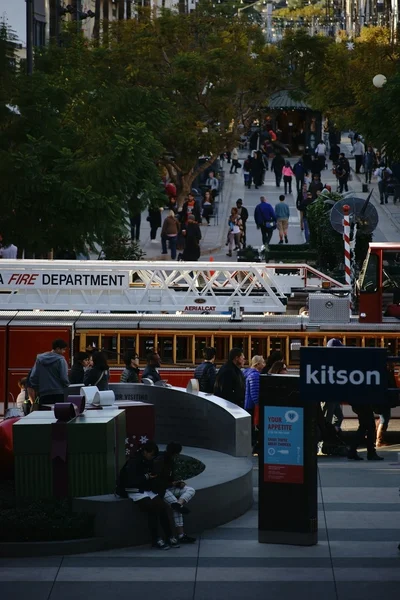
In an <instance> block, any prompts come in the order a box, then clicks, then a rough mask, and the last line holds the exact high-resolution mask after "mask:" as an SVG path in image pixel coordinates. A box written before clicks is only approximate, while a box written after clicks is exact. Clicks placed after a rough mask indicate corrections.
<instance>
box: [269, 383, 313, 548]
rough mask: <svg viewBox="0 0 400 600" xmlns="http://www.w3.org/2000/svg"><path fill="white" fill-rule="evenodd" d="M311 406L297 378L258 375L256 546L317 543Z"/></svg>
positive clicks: (308, 544) (311, 403)
mask: <svg viewBox="0 0 400 600" xmlns="http://www.w3.org/2000/svg"><path fill="white" fill-rule="evenodd" d="M316 419H317V406H316V403H315V402H309V401H307V400H306V399H305V398H302V397H301V395H300V378H299V377H298V376H297V375H262V376H261V381H260V449H259V511H258V516H259V519H258V541H259V542H260V543H264V544H293V545H297V546H312V545H315V544H317V543H318V498H317V439H316V432H317V423H316Z"/></svg>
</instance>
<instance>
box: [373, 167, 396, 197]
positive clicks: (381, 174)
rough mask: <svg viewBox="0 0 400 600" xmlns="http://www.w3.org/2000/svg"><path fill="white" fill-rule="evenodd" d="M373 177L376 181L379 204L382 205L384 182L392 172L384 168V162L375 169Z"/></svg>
mask: <svg viewBox="0 0 400 600" xmlns="http://www.w3.org/2000/svg"><path fill="white" fill-rule="evenodd" d="M374 175H375V177H377V179H378V190H379V197H380V201H381V204H383V203H384V201H385V187H386V180H387V178H388V177H390V175H392V171H391V170H390V169H389V167H385V163H384V162H381V163H380V165H379V167H378V168H377V169H376V171H375V173H374ZM386 203H387V200H386Z"/></svg>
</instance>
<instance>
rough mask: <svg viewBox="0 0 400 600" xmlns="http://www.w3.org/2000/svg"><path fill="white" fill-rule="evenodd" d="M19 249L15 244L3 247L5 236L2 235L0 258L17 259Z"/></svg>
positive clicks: (0, 239)
mask: <svg viewBox="0 0 400 600" xmlns="http://www.w3.org/2000/svg"><path fill="white" fill-rule="evenodd" d="M17 252H18V248H17V246H14V244H9V245H8V246H3V235H2V234H1V233H0V258H17Z"/></svg>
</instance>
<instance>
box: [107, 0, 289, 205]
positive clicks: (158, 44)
mask: <svg viewBox="0 0 400 600" xmlns="http://www.w3.org/2000/svg"><path fill="white" fill-rule="evenodd" d="M111 35H112V42H111V46H110V55H109V59H108V60H109V61H110V64H112V71H113V73H114V74H117V73H118V78H119V81H120V85H121V86H122V87H124V86H125V84H126V81H127V80H128V81H129V82H132V84H135V85H137V86H138V87H146V88H147V89H150V90H152V91H153V92H154V91H156V92H158V93H160V95H161V97H162V98H163V99H164V100H165V101H166V102H167V104H168V106H169V120H168V123H167V124H166V125H165V126H164V127H163V128H162V129H160V131H159V139H160V141H161V143H162V145H163V146H164V148H165V149H166V152H165V153H164V154H163V156H162V157H161V158H160V160H159V163H160V164H161V165H163V166H164V167H165V168H166V169H167V171H168V173H169V175H170V177H171V179H172V180H173V181H174V183H175V184H176V185H177V189H178V201H180V202H181V201H182V200H183V198H184V196H185V195H186V194H187V193H188V192H189V191H190V189H191V186H192V182H193V181H194V179H195V178H196V177H197V175H198V174H200V173H201V172H202V171H203V170H204V169H206V168H207V166H209V165H210V164H212V162H213V161H214V160H215V158H216V157H217V156H218V155H219V154H220V153H221V152H223V151H225V150H226V149H231V148H232V147H233V146H234V145H235V144H236V143H237V139H238V137H239V134H240V131H241V129H240V128H241V127H243V126H247V124H248V123H249V122H251V120H252V118H253V117H254V116H255V115H256V114H257V112H258V110H259V109H260V107H261V106H262V105H263V104H264V103H265V100H266V98H267V97H268V96H269V95H270V94H271V93H272V92H275V91H277V90H278V89H281V87H282V79H283V77H282V68H280V65H279V53H278V50H277V49H276V48H273V47H270V46H268V45H267V44H266V41H265V38H264V36H263V34H262V32H261V30H260V28H259V27H256V26H254V25H251V24H249V23H248V21H247V20H246V19H244V18H241V17H240V16H239V17H227V16H225V15H220V14H217V15H213V16H211V15H210V14H209V12H208V10H205V9H203V8H202V5H200V7H199V8H198V10H196V11H195V12H193V13H191V14H189V15H176V14H171V13H168V12H166V13H165V14H163V15H162V16H161V17H160V18H159V19H155V20H153V19H150V18H148V19H145V18H141V19H140V20H138V21H129V22H125V23H118V24H115V25H114V27H113V28H112V33H111ZM200 156H206V157H208V160H207V161H206V162H205V163H204V164H202V165H201V166H199V164H198V158H199V157H200Z"/></svg>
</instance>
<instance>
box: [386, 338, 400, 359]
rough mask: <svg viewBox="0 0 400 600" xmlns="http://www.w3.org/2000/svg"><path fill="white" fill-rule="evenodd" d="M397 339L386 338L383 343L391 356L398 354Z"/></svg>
mask: <svg viewBox="0 0 400 600" xmlns="http://www.w3.org/2000/svg"><path fill="white" fill-rule="evenodd" d="M396 342H397V340H396V339H394V338H389V339H388V338H385V339H384V341H383V343H384V346H385V348H386V350H387V351H388V352H389V354H390V356H397V343H396Z"/></svg>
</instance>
